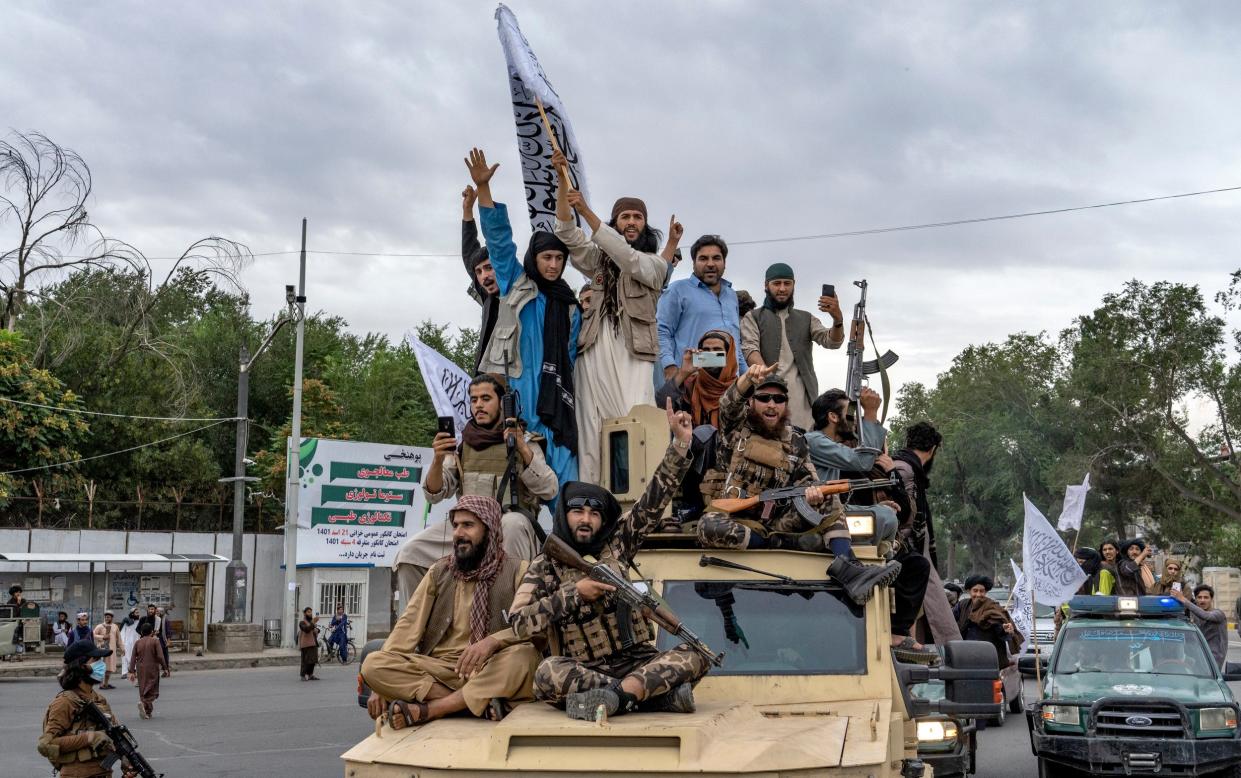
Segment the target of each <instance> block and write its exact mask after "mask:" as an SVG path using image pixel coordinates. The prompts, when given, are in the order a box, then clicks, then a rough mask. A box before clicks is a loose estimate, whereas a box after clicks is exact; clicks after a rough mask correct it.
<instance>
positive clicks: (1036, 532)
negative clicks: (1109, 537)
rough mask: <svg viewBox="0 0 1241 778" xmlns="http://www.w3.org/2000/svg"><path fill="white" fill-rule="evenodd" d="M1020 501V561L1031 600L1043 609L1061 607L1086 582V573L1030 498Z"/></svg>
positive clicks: (1022, 497)
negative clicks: (1022, 523)
mask: <svg viewBox="0 0 1241 778" xmlns="http://www.w3.org/2000/svg"><path fill="white" fill-rule="evenodd" d="M1021 499H1022V501H1023V502H1024V503H1025V512H1026V521H1025V531H1024V532H1023V533H1022V544H1021V556H1022V560H1021V561H1022V567H1023V568H1024V569H1025V574H1026V575H1028V576H1030V583H1031V585H1032V586H1033V588H1034V599H1035V600H1036V601H1038V602H1041V603H1043V604H1044V605H1063V604H1064V603H1066V602H1068V601H1069V598H1071V597H1072V596H1073V595H1074V594H1075V593H1076V592H1077V589H1078V587H1080V586H1081V585H1082V584H1083V583H1084V582H1085V581H1086V573H1085V572H1083V571H1082V567H1081V565H1079V564H1078V563H1077V560H1076V559H1074V558H1073V553H1072V552H1071V551H1069V547H1068V546H1066V545H1065V544H1064V541H1063V540H1061V539H1060V536H1059V535H1058V534H1056V531H1055V530H1054V529H1052V527H1051V524H1049V523H1048V521H1047V519H1046V518H1045V517H1044V516H1043V514H1042V513H1040V512H1039V509H1038V508H1035V507H1034V503H1032V502H1030V498H1028V497H1026V496H1025V495H1022V496H1021ZM1029 588H1030V586H1027V587H1026V589H1027V590H1028V589H1029Z"/></svg>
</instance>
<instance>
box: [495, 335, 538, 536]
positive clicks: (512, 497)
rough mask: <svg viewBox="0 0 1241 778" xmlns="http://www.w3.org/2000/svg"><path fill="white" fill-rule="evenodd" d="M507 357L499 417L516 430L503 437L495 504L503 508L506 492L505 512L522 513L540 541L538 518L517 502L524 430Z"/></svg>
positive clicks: (518, 398) (517, 396) (518, 397)
mask: <svg viewBox="0 0 1241 778" xmlns="http://www.w3.org/2000/svg"><path fill="white" fill-rule="evenodd" d="M508 368H509V356H508V350H507V349H505V351H504V394H503V395H502V396H501V397H500V416H501V417H502V418H503V421H502V422H501V423H502V424H503V425H504V427H505V429H514V428H515V429H516V434H515V435H513V436H508V435H506V436H505V437H504V446H505V454H506V455H507V457H508V462H507V464H506V465H505V467H504V475H502V476H500V486H499V487H498V488H497V489H496V502H498V503H500V505H501V506H503V505H504V504H505V503H504V492H505V490H506V489H507V490H508V506H507V507H506V508H505V510H509V511H517V512H519V513H524V514H525V515H526V518H527V519H529V520H530V524H531V526H532V527H533V528H534V534H535V536H536V537H538V538H539V539H540V540H541V539H543V538H544V537H546V533H545V532H544V531H543V528H542V527H540V526H539V522H538V518H537V517H535V516H531V515H530V512H529V511H524V510H522V509H521V507H520V505H518V502H517V479H518V477H519V476H520V475H521V466H520V465H519V464H518V463H517V459H518V457H519V456H520V455H519V454H518V453H517V437H516V436H517V435H524V434H525V430H524V429H522V426H521V422H520V421H518V418H517V414H518V413H520V412H521V409H520V407H519V406H520V403H521V397H520V396H519V395H518V394H517V390H515V389H513V386H512V382H511V379H510V378H509V369H508ZM510 419H511V421H510Z"/></svg>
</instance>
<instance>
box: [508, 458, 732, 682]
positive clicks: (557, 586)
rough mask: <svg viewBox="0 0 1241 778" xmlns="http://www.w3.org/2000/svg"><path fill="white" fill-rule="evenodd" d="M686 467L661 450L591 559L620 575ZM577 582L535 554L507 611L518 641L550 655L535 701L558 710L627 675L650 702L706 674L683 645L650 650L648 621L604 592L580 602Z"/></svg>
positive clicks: (575, 574) (570, 572)
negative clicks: (535, 643)
mask: <svg viewBox="0 0 1241 778" xmlns="http://www.w3.org/2000/svg"><path fill="white" fill-rule="evenodd" d="M689 465H690V460H689V458H688V457H686V456H685V455H684V454H682V453H681V452H679V451H678V450H677V449H675V448H674V447H671V446H669V448H668V452H667V453H666V454H665V455H664V459H663V461H662V462H660V464H659V467H658V468H657V469H656V470H655V476H654V478H652V479H651V483H650V485H648V486H647V488H646V492H645V493H644V494H643V495H642V497H641V498H640V499H639V500H638V501H637V502H636V503H635V504H634V506H633V507H632V508H630V509H629V511H627V512H626V513H625V514H624V515H623V516H621V517H620V519H619V521H618V523H617V525H616V529H615V532H614V533H613V534H612V536H611V539H610V540H609V541H608V542H607V544H606V545H605V546H604V547H603V550H602V552H601V553H600V554H599V560H598V561H600V562H602V563H604V564H606V565H607V566H608V567H611V568H612V569H613V570H616V571H617V572H619V573H621V574H622V575H627V572H626V571H627V570H628V568H629V567H630V566H631V564H632V560H633V557H634V556H635V555H636V554H637V552H638V547H639V546H640V545H641V543H642V540H643V538H644V537H645V536H646V535H647V534H648V533H650V532H653V531H654V530H655V529H656V527H657V526H658V524H659V518H660V515H661V514H662V513H663V511H664V508H665V507H666V506H667V505H668V501H669V500H671V499H672V495H673V494H674V493H676V491H677V489H678V488H679V487H680V484H681V480H682V478H684V477H685V472H686V471H687V470H688V469H689ZM584 577H585V575H584V574H583V573H581V572H579V571H577V570H574V569H573V568H568V567H564V566H562V565H560V564H559V563H558V562H556V561H555V560H553V559H551V558H549V557H548V556H546V555H540V556H538V557H536V558H535V560H534V561H533V562H531V563H530V569H529V570H527V571H526V576H525V578H524V579H523V580H522V582H521V585H520V586H519V587H518V589H517V595H516V596H515V597H514V599H513V605H512V607H511V608H510V609H509V623H510V624H511V626H512V628H513V632H514V633H516V635H517V636H518V637H519V638H523V639H526V640H529V639H531V638H534V637H537V636H544V637H545V638H546V640H547V642H548V647H549V649H550V653H551V656H550V657H549V658H547V659H545V660H543V662H542V663H541V664H540V665H539V667H538V670H537V671H536V672H535V675H534V696H535V697H536V698H537V699H540V700H544V701H546V702H550V703H552V704H555V705H562V704H563V703H564V700H565V698H566V697H567V696H568V695H570V694H574V693H576V692H584V691H588V690H590V689H597V688H600V687H604V686H609V685H611V684H614V683H617V682H618V681H620V680H621V679H623V678H625V677H630V676H632V677H635V678H637V679H638V680H639V681H641V683H642V686H643V688H644V689H645V690H646V696H647V698H651V697H655V696H658V695H660V694H663V693H665V692H667V691H669V690H670V689H673V688H675V687H677V686H679V685H681V684H683V683H693V682H695V681H697V680H698V679H699V678H701V677H702V676H704V675H706V672H707V669H708V668H707V661H706V660H705V659H703V658H702V656H700V655H699V654H698V653H697V652H695V651H694V650H693V649H691V648H689V647H688V646H686V645H685V644H681V645H679V646H677V647H676V648H674V649H672V650H671V651H664V652H660V651H658V650H656V649H655V647H654V645H652V643H653V641H654V639H655V630H654V626H653V625H652V624H651V623H650V621H648V620H647V619H646V618H645V617H644V616H643V615H642V614H641V613H638V612H636V611H633V610H632V609H630V608H629V607H628V606H626V605H625V604H624V603H621V602H618V601H617V600H616V599H615V598H614V597H613V596H611V595H610V594H609V595H605V596H604V597H602V598H600V599H598V600H596V601H595V602H584V601H583V600H581V598H580V597H579V596H578V594H577V588H576V584H577V582H578V581H579V580H580V579H582V578H584Z"/></svg>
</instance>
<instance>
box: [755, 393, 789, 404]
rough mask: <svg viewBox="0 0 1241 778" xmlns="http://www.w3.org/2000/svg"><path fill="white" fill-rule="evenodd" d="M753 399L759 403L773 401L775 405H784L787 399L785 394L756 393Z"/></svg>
mask: <svg viewBox="0 0 1241 778" xmlns="http://www.w3.org/2000/svg"><path fill="white" fill-rule="evenodd" d="M754 400H755V401H756V402H760V403H775V404H776V405H784V404H785V403H787V402H788V401H789V396H788V395H787V394H756V395H754Z"/></svg>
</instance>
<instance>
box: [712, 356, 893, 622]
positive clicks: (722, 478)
mask: <svg viewBox="0 0 1241 778" xmlns="http://www.w3.org/2000/svg"><path fill="white" fill-rule="evenodd" d="M778 369H779V364H774V365H763V364H756V365H752V366H751V367H750V370H749V372H747V373H745V374H744V375H742V376H741V377H739V378H738V379H737V380H736V381H735V382H734V383H733V385H732V386H730V387H728V389H727V391H725V392H724V396H723V398H722V399H721V400H720V429H719V433H718V437H717V440H716V465H715V468H713V469H712V470H710V471H709V472H708V473H707V474H706V475H705V476H704V477H703V479H702V496H703V500H704V502H706V504H707V511H706V512H705V513H703V514H702V517H701V518H700V519H699V520H698V541H699V542H700V543H701V544H702V545H703V546H704V547H706V548H783V549H792V550H802V551H824V550H830V551H831V552H832V554H834V555H835V557H836V558H835V559H833V560H832V564H831V566H829V567H828V569H827V574H828V575H830V576H831V577H832V578H834V579H836V580H837V581H838V582H839V583H840V584H841V586H843V587H845V590H846V591H847V592H848V593H849V596H850V597H851V598H852V599H853V600H854V601H855V602H857V603H859V604H862V603H865V602H866V601H867V600H869V599H870V597H871V593H872V592H873V591H874V589H875V587H876V586H885V585H887V584H890V583H891V582H892V581H893V580H894V579H895V578H896V576H897V575H898V574H899V573H900V570H901V566H900V564H899V563H897V562H888V563H887V564H885V565H884V566H882V567H867V566H865V565H863V564H862V563H861V562H859V561H858V560H857V559H856V558H855V557H854V556H853V544H852V543H851V541H850V538H849V527H848V525H847V524H846V523H845V518H844V516H845V514H844V506H843V505H841V502H840V500H839V499H838V498H837V497H836V496H835V495H830V496H828V495H827V494H825V490H824V489H823V488H821V487H820V486H818V477H817V475H816V473H815V469H814V464H813V462H811V460H810V451H809V448H808V446H807V444H806V437H805V435H803V434H802V433H801V431H800V430H798V429H797V428H796V427H794V426H793V425H792V424H790V423H789V416H788V403H789V389H788V384H786V383H785V382H784V379H783V378H781V377H780V376H779V374H778V372H777V371H778ZM788 487H805V492H804V498H803V499H804V502H805V504H806V505H808V506H810V507H811V508H817V514H816V515H815V516H814V518H816V519H818V524H817V525H816V524H815V523H814V521H813V520H812V519H810V518H808V517H806V516H805V515H803V513H802V512H801V511H799V510H797V509H796V507H793V506H788V505H772V504H771V503H766V504H764V506H763V509H762V513H761V514H759V515H757V516H753V515H750V516H739V515H729V514H726V513H724V512H723V511H721V510H718V509H717V508H713V507H712V505H711V503H712V502H714V501H716V500H720V499H721V498H724V499H727V498H737V497H750V496H754V495H761V494H762V493H763V492H766V491H768V490H772V489H783V488H788Z"/></svg>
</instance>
